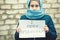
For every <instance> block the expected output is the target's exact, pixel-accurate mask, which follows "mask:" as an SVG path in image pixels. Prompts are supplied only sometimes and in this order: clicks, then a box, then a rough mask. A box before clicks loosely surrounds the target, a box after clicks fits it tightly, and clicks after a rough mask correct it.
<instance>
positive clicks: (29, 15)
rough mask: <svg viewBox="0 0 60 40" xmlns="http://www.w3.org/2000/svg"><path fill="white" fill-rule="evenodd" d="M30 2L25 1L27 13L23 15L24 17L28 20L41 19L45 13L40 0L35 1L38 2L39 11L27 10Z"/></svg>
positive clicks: (28, 0)
mask: <svg viewBox="0 0 60 40" xmlns="http://www.w3.org/2000/svg"><path fill="white" fill-rule="evenodd" d="M30 1H31V0H27V12H26V14H25V16H26V17H27V18H29V19H39V18H42V17H43V16H44V15H45V11H44V9H43V3H42V0H37V1H39V2H40V10H31V9H30V8H29V6H28V5H29V3H30Z"/></svg>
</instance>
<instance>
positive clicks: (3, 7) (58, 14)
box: [0, 0, 60, 40]
mask: <svg viewBox="0 0 60 40" xmlns="http://www.w3.org/2000/svg"><path fill="white" fill-rule="evenodd" d="M43 3H44V5H43V6H44V9H45V12H46V13H47V14H48V15H50V16H51V17H52V19H53V21H54V24H55V28H56V31H57V33H58V38H57V40H60V32H59V31H60V0H43ZM25 12H26V0H0V40H14V33H15V31H16V27H17V23H18V20H19V18H20V17H21V15H23V14H24V13H25Z"/></svg>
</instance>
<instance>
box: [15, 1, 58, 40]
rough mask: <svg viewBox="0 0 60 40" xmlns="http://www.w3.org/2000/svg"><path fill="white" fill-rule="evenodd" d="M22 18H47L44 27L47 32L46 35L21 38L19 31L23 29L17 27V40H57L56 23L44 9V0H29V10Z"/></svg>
mask: <svg viewBox="0 0 60 40" xmlns="http://www.w3.org/2000/svg"><path fill="white" fill-rule="evenodd" d="M20 20H37V21H38V20H45V22H46V26H45V27H44V30H45V32H46V37H45V38H19V32H20V31H21V28H19V27H17V31H16V33H15V40H56V38H57V34H56V30H55V28H54V23H53V21H52V19H51V17H50V16H49V15H47V14H45V12H44V10H43V4H42V0H27V12H26V14H25V15H23V16H21V18H20ZM18 25H19V24H18Z"/></svg>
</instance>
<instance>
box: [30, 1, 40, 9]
mask: <svg viewBox="0 0 60 40" xmlns="http://www.w3.org/2000/svg"><path fill="white" fill-rule="evenodd" d="M30 9H31V10H40V5H39V3H38V2H37V1H32V2H31V3H30Z"/></svg>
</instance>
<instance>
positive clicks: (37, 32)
mask: <svg viewBox="0 0 60 40" xmlns="http://www.w3.org/2000/svg"><path fill="white" fill-rule="evenodd" d="M19 27H20V28H21V31H20V32H19V38H36V37H45V31H44V27H45V20H19Z"/></svg>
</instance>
